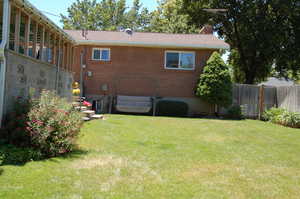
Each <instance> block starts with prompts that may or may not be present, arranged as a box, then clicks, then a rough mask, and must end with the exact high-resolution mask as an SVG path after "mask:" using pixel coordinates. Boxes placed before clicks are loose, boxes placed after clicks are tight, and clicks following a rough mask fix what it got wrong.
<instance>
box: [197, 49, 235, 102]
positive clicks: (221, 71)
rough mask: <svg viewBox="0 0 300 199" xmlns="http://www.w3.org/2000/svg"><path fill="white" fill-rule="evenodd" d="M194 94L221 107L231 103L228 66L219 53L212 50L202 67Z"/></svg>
mask: <svg viewBox="0 0 300 199" xmlns="http://www.w3.org/2000/svg"><path fill="white" fill-rule="evenodd" d="M196 95H197V96H199V97H201V98H202V99H204V100H205V101H207V102H209V103H212V104H216V105H219V106H223V107H228V106H229V105H230V104H231V103H232V82H231V77H230V72H229V69H228V66H227V65H226V64H225V63H224V61H223V60H222V58H221V56H220V54H219V53H217V52H214V53H213V54H212V55H211V57H210V58H209V60H208V61H207V65H206V66H205V67H204V70H203V73H202V74H201V76H200V80H199V84H198V86H197V91H196Z"/></svg>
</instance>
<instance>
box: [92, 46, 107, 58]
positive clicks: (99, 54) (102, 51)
mask: <svg viewBox="0 0 300 199" xmlns="http://www.w3.org/2000/svg"><path fill="white" fill-rule="evenodd" d="M92 59H93V60H97V61H110V49H109V48H93V55H92Z"/></svg>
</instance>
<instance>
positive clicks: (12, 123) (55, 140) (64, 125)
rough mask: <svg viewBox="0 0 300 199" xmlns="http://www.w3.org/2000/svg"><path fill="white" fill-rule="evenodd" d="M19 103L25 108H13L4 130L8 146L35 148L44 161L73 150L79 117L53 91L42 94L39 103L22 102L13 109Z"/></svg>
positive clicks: (77, 132)
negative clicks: (18, 109) (13, 110)
mask: <svg viewBox="0 0 300 199" xmlns="http://www.w3.org/2000/svg"><path fill="white" fill-rule="evenodd" d="M18 104H22V105H23V107H24V108H23V109H21V110H20V111H17V108H16V111H15V112H14V113H13V114H11V115H10V116H9V117H8V121H7V125H6V126H5V129H4V130H3V131H4V132H6V133H5V134H6V140H7V142H8V143H10V144H14V145H16V146H18V147H24V148H30V149H34V150H35V151H36V152H37V153H40V154H41V155H42V156H43V157H45V158H46V157H54V156H58V155H60V154H63V153H67V152H70V151H72V150H73V149H74V147H75V143H76V139H77V137H78V134H79V131H80V127H81V125H82V120H81V117H82V116H81V114H80V113H79V112H78V111H76V110H75V109H74V108H73V107H72V105H71V104H70V103H68V102H67V101H66V100H65V99H63V98H60V97H58V96H57V95H56V93H55V92H52V91H43V92H42V93H41V97H40V98H39V99H38V100H22V101H19V102H17V106H16V107H19V105H18ZM14 117H16V118H15V119H14ZM24 159H28V158H26V157H25V158H24Z"/></svg>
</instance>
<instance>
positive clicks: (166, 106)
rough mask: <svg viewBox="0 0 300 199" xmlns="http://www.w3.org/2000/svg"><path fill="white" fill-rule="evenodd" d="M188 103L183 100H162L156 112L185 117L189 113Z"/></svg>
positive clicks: (163, 114) (161, 114)
mask: <svg viewBox="0 0 300 199" xmlns="http://www.w3.org/2000/svg"><path fill="white" fill-rule="evenodd" d="M188 109H189V107H188V105H187V104H186V103H185V102H181V101H171V100H161V101H159V102H158V103H157V107H156V114H157V115H159V116H176V117H184V116H187V114H188Z"/></svg>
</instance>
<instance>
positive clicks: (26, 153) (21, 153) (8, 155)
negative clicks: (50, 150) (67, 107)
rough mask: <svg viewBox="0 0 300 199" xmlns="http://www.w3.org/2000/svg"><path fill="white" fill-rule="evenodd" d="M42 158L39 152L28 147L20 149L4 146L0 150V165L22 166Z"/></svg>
mask: <svg viewBox="0 0 300 199" xmlns="http://www.w3.org/2000/svg"><path fill="white" fill-rule="evenodd" d="M42 158H43V155H42V154H41V153H40V152H39V151H37V150H34V149H32V148H29V147H26V148H21V147H16V146H14V145H4V146H2V147H1V148H0V165H4V164H24V163H26V162H28V161H33V160H40V159H42Z"/></svg>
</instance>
